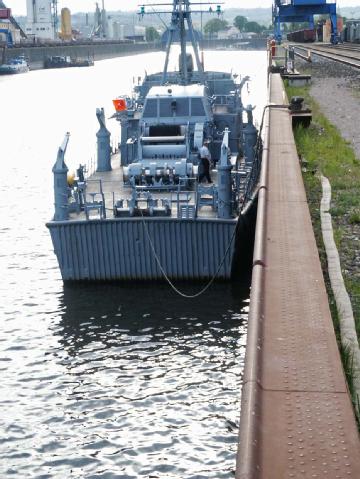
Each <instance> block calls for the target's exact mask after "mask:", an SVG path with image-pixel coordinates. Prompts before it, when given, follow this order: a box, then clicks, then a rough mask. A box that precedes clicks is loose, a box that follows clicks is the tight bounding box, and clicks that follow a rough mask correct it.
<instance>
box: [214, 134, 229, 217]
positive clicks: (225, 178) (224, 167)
mask: <svg viewBox="0 0 360 479" xmlns="http://www.w3.org/2000/svg"><path fill="white" fill-rule="evenodd" d="M229 133H230V130H229V129H228V128H225V132H224V138H223V141H222V145H221V156H220V161H219V164H218V167H217V170H218V218H224V219H229V218H231V212H232V203H231V168H232V166H231V164H230V162H229V158H228V153H229Z"/></svg>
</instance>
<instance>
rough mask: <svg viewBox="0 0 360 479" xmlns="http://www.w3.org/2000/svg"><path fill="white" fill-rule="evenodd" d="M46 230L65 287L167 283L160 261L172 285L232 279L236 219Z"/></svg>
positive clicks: (131, 221)
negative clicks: (83, 283) (100, 283)
mask: <svg viewBox="0 0 360 479" xmlns="http://www.w3.org/2000/svg"><path fill="white" fill-rule="evenodd" d="M47 227H48V228H49V230H50V234H51V238H52V242H53V246H54V251H55V254H56V256H57V259H58V262H59V267H60V270H61V275H62V278H63V280H64V281H86V280H90V281H104V280H105V281H111V280H150V279H163V278H164V273H163V272H162V271H161V268H160V266H159V264H158V261H157V259H156V257H157V258H158V260H159V262H160V264H161V267H162V269H163V271H164V272H165V273H166V275H167V276H168V277H169V278H172V279H194V280H195V279H210V278H212V277H213V276H214V275H216V277H217V278H219V279H229V278H230V277H231V270H232V260H233V254H234V248H235V242H236V227H237V219H232V220H219V219H216V220H205V219H204V220H199V219H197V220H189V221H184V220H178V219H172V218H156V219H155V218H154V219H146V220H143V219H142V218H121V219H106V220H90V221H63V222H60V221H52V222H49V223H48V224H47ZM220 265H221V266H220ZM219 266H220V268H219ZM218 270H219V271H218ZM216 273H217V274H216Z"/></svg>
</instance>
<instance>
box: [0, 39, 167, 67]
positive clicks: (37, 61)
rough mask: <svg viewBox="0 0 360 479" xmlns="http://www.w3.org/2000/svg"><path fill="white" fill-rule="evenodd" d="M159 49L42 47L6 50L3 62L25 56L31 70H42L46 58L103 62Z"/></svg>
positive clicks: (117, 45) (151, 45) (93, 45)
mask: <svg viewBox="0 0 360 479" xmlns="http://www.w3.org/2000/svg"><path fill="white" fill-rule="evenodd" d="M160 49H161V45H160V44H159V43H124V42H113V43H112V42H109V43H108V42H106V43H93V42H89V43H84V44H73V45H61V44H60V45H59V44H58V45H44V46H27V47H16V48H8V49H6V51H5V61H6V60H9V59H10V58H13V57H16V56H18V55H25V57H26V58H27V59H28V61H29V65H30V68H31V69H32V70H36V69H40V68H43V66H44V60H45V59H46V57H49V56H54V55H60V56H70V57H71V58H75V59H77V60H84V59H88V58H91V59H93V60H95V61H96V60H104V59H106V58H114V57H120V56H124V55H133V54H137V53H145V52H151V51H158V50H160Z"/></svg>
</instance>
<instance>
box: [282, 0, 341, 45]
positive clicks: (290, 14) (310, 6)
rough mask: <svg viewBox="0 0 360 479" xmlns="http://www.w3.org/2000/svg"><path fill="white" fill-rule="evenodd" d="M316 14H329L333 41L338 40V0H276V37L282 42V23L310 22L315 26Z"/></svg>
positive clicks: (312, 26)
mask: <svg viewBox="0 0 360 479" xmlns="http://www.w3.org/2000/svg"><path fill="white" fill-rule="evenodd" d="M314 15H329V16H330V22H331V37H330V39H331V43H337V42H338V35H337V19H336V0H334V1H332V3H327V0H274V5H273V22H274V36H275V39H276V40H277V41H278V42H279V43H280V42H281V30H280V24H281V23H296V22H309V26H310V28H314Z"/></svg>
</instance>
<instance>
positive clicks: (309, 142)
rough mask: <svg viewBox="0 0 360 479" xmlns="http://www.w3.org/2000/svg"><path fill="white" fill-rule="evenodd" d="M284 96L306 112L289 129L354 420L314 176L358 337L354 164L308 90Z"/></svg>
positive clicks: (359, 207) (357, 168)
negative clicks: (324, 183) (324, 199)
mask: <svg viewBox="0 0 360 479" xmlns="http://www.w3.org/2000/svg"><path fill="white" fill-rule="evenodd" d="M285 88H286V93H287V95H288V98H289V99H290V98H291V97H292V96H301V97H303V98H304V99H305V103H306V104H307V105H308V106H309V107H310V108H311V109H312V114H313V121H312V123H311V125H310V127H309V128H303V127H301V126H299V127H297V128H295V130H294V136H295V142H296V147H297V150H298V154H299V156H300V157H301V159H302V165H303V178H304V184H305V189H306V194H307V198H308V203H309V208H310V214H311V219H312V223H313V228H314V233H315V237H316V242H317V246H318V249H319V256H320V261H321V266H322V270H323V274H324V279H325V284H326V288H327V292H328V297H329V303H330V309H331V313H332V317H333V321H334V328H335V333H336V337H337V340H338V345H339V349H340V352H341V356H342V360H343V365H344V370H345V374H346V377H347V380H348V385H349V389H350V392H351V394H352V398H353V403H354V408H355V410H356V411H357V416H358V419H359V413H360V409H359V405H358V403H357V400H355V398H354V394H353V390H352V371H351V356H350V354H349V351H343V350H342V347H341V342H340V328H339V321H338V312H337V310H336V304H335V300H334V297H333V293H332V290H331V286H330V281H329V277H328V273H327V259H326V253H325V248H324V244H323V241H322V234H321V223H320V201H321V195H322V191H321V183H320V178H319V173H320V172H321V173H322V174H323V175H325V176H326V177H327V178H328V179H329V181H330V184H331V188H332V200H331V210H330V213H331V215H332V222H333V229H334V238H335V242H336V246H337V248H338V251H339V255H340V261H341V268H342V274H343V277H344V281H345V285H346V288H347V291H348V294H349V296H350V300H351V304H352V308H353V312H354V319H355V327H356V332H357V336H358V339H359V337H360V193H359V185H360V161H359V160H357V159H356V156H355V153H354V151H353V149H352V148H351V146H350V144H349V143H348V142H347V141H346V140H344V139H343V138H342V136H341V135H340V133H339V131H338V130H337V129H336V127H334V125H332V124H331V123H330V122H329V120H328V119H327V118H326V117H325V116H324V115H323V114H322V113H321V110H320V107H319V105H318V104H317V102H316V101H315V100H314V99H313V98H312V97H311V95H310V92H309V87H290V86H289V85H288V84H287V82H285Z"/></svg>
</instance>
